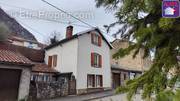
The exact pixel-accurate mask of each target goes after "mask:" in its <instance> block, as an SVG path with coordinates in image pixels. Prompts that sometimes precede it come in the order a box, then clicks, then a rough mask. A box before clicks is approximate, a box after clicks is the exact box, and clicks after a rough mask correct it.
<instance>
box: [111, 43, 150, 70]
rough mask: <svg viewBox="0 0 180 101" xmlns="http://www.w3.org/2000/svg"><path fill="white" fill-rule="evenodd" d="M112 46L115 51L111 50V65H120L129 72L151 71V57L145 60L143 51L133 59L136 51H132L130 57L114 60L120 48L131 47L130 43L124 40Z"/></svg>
mask: <svg viewBox="0 0 180 101" xmlns="http://www.w3.org/2000/svg"><path fill="white" fill-rule="evenodd" d="M112 45H113V47H114V49H112V50H111V64H114V65H119V66H121V67H124V68H125V69H129V70H139V71H144V70H148V69H149V67H150V64H151V61H150V57H149V58H146V59H143V58H142V57H143V50H142V49H141V50H140V52H139V53H138V54H137V55H136V58H133V54H134V51H132V52H131V53H130V54H129V55H126V56H125V57H123V58H119V59H118V60H116V59H113V58H112V55H113V54H115V53H116V52H117V51H118V50H119V49H120V48H123V49H124V48H127V47H128V46H129V42H128V41H123V40H116V41H114V42H113V43H112Z"/></svg>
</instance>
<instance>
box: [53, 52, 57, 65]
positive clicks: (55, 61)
mask: <svg viewBox="0 0 180 101" xmlns="http://www.w3.org/2000/svg"><path fill="white" fill-rule="evenodd" d="M56 66H57V55H54V56H53V67H56Z"/></svg>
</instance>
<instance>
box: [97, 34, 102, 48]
mask: <svg viewBox="0 0 180 101" xmlns="http://www.w3.org/2000/svg"><path fill="white" fill-rule="evenodd" d="M98 45H99V46H101V45H102V38H101V36H98Z"/></svg>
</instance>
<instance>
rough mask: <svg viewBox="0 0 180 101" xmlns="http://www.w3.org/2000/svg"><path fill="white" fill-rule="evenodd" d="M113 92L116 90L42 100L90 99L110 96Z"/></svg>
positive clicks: (70, 100) (76, 100)
mask: <svg viewBox="0 0 180 101" xmlns="http://www.w3.org/2000/svg"><path fill="white" fill-rule="evenodd" d="M113 94H114V91H104V92H99V93H92V94H87V95H79V96H67V97H60V98H55V99H50V100H42V101H89V99H94V98H99V97H105V96H110V95H113Z"/></svg>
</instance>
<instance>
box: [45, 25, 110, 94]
mask: <svg viewBox="0 0 180 101" xmlns="http://www.w3.org/2000/svg"><path fill="white" fill-rule="evenodd" d="M72 32H73V27H72V26H69V27H67V31H66V38H65V39H63V40H61V41H60V42H57V43H55V44H52V45H50V46H48V47H46V48H45V62H46V63H47V64H48V66H49V67H51V68H54V69H56V70H57V71H59V72H60V73H69V72H72V75H73V77H75V79H76V89H77V94H82V93H88V92H92V91H97V90H105V89H110V88H111V71H110V70H111V69H110V49H112V46H111V45H110V43H109V42H108V41H107V40H106V39H105V37H104V36H103V34H102V33H101V32H100V30H99V29H98V28H93V29H90V30H87V31H84V32H81V33H78V34H75V35H72V34H73V33H72Z"/></svg>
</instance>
